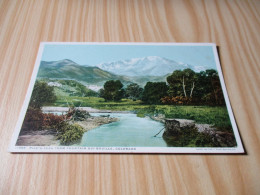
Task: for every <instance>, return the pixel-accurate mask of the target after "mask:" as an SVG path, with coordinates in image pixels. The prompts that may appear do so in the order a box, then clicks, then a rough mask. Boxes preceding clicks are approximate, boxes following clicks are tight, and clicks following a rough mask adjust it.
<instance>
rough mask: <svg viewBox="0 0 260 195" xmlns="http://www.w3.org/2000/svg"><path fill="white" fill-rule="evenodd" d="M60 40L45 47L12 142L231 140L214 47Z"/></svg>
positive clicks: (217, 143) (211, 143)
mask: <svg viewBox="0 0 260 195" xmlns="http://www.w3.org/2000/svg"><path fill="white" fill-rule="evenodd" d="M59 47H60V50H59ZM63 47H64V46H57V48H58V49H57V48H56V49H55V52H56V53H55V52H54V50H51V49H50V50H48V47H45V50H44V53H43V58H42V60H41V62H40V67H39V70H38V75H37V79H36V82H35V85H34V88H33V91H32V96H31V99H30V102H29V106H28V109H27V112H26V115H25V118H24V122H23V124H22V127H21V131H20V134H19V137H18V140H17V143H16V145H17V146H97V147H113V146H119V147H120V146H121V147H236V145H237V144H236V140H235V137H234V133H233V130H232V126H231V122H230V119H229V115H228V111H227V108H226V104H225V100H224V96H223V92H222V88H221V84H220V80H219V75H218V72H217V69H216V65H215V60H214V55H213V51H212V47H208V48H207V50H208V51H207V52H208V53H212V54H211V55H210V56H209V55H205V56H204V53H203V52H204V50H201V51H199V48H194V47H193V48H191V47H188V46H186V47H185V48H184V47H182V48H180V49H181V53H180V54H178V51H179V50H178V46H173V48H174V50H173V51H171V48H170V47H168V48H164V47H162V46H161V47H158V48H156V47H153V49H152V50H151V52H150V53H149V51H150V50H149V47H146V48H145V51H146V52H143V53H142V48H139V47H138V46H131V47H130V46H127V45H126V46H118V47H119V48H117V49H114V48H115V47H116V46H113V47H111V48H110V47H109V45H106V46H103V47H102V46H100V47H102V48H101V49H100V50H99V48H98V47H97V46H96V47H97V48H94V46H91V45H90V46H85V47H86V48H87V49H86V51H85V53H86V55H82V59H83V58H85V61H84V62H81V61H80V60H78V62H76V60H73V59H74V58H73V55H70V52H68V51H69V49H68V47H70V46H69V45H67V48H66V49H64V51H63ZM74 47H75V46H74ZM92 47H93V48H92ZM104 48H105V49H104ZM163 49H167V51H168V53H171V52H172V56H171V55H170V54H169V55H168V56H167V54H165V55H164V51H163ZM185 49H186V50H187V51H186V50H185ZM65 50H66V52H65ZM93 50H94V51H93ZM139 50H140V52H138V51H139ZM77 51H79V50H75V53H76V52H77ZM90 51H93V52H95V54H94V53H92V54H91V53H90ZM99 51H100V52H99ZM193 51H197V53H196V52H195V54H193V53H191V52H193ZM48 52H49V53H53V54H48ZM58 52H61V53H62V54H64V55H61V54H59V53H58ZM73 52H74V51H73V50H71V53H73ZM80 52H81V53H84V47H82V48H81V50H80ZM104 52H107V53H104ZM117 52H118V53H123V54H126V53H127V54H126V55H123V54H122V55H120V54H117ZM185 52H186V53H185ZM88 53H90V54H89V55H87V54H88ZM165 53H166V52H165ZM173 54H175V56H174V55H173ZM52 55H53V56H55V55H57V56H61V57H60V58H62V59H57V60H53V58H51V57H50V58H48V56H52ZM113 55H114V57H111V56H113ZM196 55H197V56H196ZM46 56H47V57H46ZM63 56H64V57H63ZM71 56H72V57H71ZM74 56H76V54H75V55H74ZM79 56H80V54H79ZM102 56H103V57H102ZM104 56H106V57H104ZM115 56H119V57H118V58H116V57H115ZM165 56H166V57H165ZM176 56H177V57H176ZM109 57H111V58H109ZM178 57H179V58H178ZM57 58H58V57H57ZM92 58H93V60H92V61H91V59H92ZM99 58H100V59H99ZM175 58H178V59H175ZM181 58H183V60H181ZM186 58H187V59H189V60H190V61H191V62H190V63H185V59H186ZM201 58H205V59H201ZM75 59H76V58H75ZM78 59H80V57H78ZM88 59H89V61H88ZM193 59H194V60H193ZM195 59H196V60H197V61H196V60H195ZM198 59H199V60H201V62H202V63H203V62H204V63H205V64H197V63H199V60H198ZM95 60H96V61H95ZM98 60H99V61H98ZM210 61H211V62H210ZM192 62H193V63H192ZM206 62H209V63H208V64H207V63H206ZM88 63H89V64H88ZM95 63H96V64H95Z"/></svg>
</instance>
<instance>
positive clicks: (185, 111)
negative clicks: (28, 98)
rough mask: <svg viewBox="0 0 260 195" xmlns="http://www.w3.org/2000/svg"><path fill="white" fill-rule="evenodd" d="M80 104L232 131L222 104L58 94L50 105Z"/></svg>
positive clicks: (66, 105) (81, 105)
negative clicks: (159, 102) (151, 102)
mask: <svg viewBox="0 0 260 195" xmlns="http://www.w3.org/2000/svg"><path fill="white" fill-rule="evenodd" d="M72 105H74V106H76V107H78V106H80V107H92V108H97V109H104V110H113V111H133V112H135V113H137V116H139V117H144V116H147V115H156V114H164V115H165V117H166V118H179V119H191V120H195V121H196V122H197V123H202V124H212V125H214V126H215V127H217V128H219V130H221V131H232V128H231V124H230V120H229V116H228V112H227V109H226V107H224V106H223V107H222V106H214V107H211V106H175V105H145V104H143V103H142V101H140V100H137V101H133V100H130V99H122V100H121V101H118V102H114V101H111V102H107V101H105V100H104V99H103V98H99V97H74V96H58V97H57V100H56V102H55V103H53V104H52V105H51V106H61V107H68V106H72Z"/></svg>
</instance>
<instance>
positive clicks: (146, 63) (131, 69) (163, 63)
mask: <svg viewBox="0 0 260 195" xmlns="http://www.w3.org/2000/svg"><path fill="white" fill-rule="evenodd" d="M97 67H99V68H100V69H103V70H105V71H108V72H111V73H114V74H117V75H124V76H164V75H166V74H169V73H172V72H173V71H174V70H183V69H185V68H191V69H193V70H194V71H196V72H198V70H199V71H201V70H205V69H206V67H204V66H200V67H194V66H192V65H188V64H184V63H178V62H176V61H174V60H170V59H167V58H163V57H159V56H147V57H143V58H132V59H127V60H120V61H116V62H110V63H102V64H98V65H97Z"/></svg>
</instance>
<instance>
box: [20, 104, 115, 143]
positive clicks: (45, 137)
mask: <svg viewBox="0 0 260 195" xmlns="http://www.w3.org/2000/svg"><path fill="white" fill-rule="evenodd" d="M80 110H84V111H87V112H89V111H90V113H103V111H104V110H98V109H93V108H90V107H84V108H83V109H81V108H80ZM42 111H43V112H44V113H55V114H57V113H59V114H66V113H67V112H68V111H69V108H66V107H43V108H42ZM107 113H111V112H109V111H107ZM107 113H106V115H101V116H91V115H89V116H88V117H86V118H85V119H84V120H81V121H78V120H68V122H69V123H70V124H78V125H80V126H81V127H82V128H83V130H84V132H87V131H89V130H92V129H95V128H97V127H99V126H101V125H104V124H109V123H113V122H116V121H118V120H119V119H118V118H114V117H110V116H109V114H107ZM16 145H17V146H57V145H60V141H59V140H58V139H57V131H56V130H53V129H43V130H31V131H21V132H20V135H19V137H18V139H17V143H16Z"/></svg>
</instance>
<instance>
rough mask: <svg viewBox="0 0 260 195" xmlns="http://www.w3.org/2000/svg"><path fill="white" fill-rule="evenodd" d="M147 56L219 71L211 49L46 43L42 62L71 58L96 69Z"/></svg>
mask: <svg viewBox="0 0 260 195" xmlns="http://www.w3.org/2000/svg"><path fill="white" fill-rule="evenodd" d="M147 56H160V57H165V58H168V59H170V60H174V61H176V62H182V63H185V64H191V65H194V66H197V65H198V66H207V67H210V68H214V69H216V64H215V59H214V53H213V48H212V46H187V45H181V46H180V45H76V44H75V45H74V44H73V45H72V44H68V45H64V44H61V45H60V44H47V45H45V47H44V51H43V55H42V60H43V61H58V60H63V59H70V60H72V61H74V62H76V63H78V64H80V65H91V66H95V65H97V64H100V63H104V62H113V61H118V60H126V59H131V58H141V57H147Z"/></svg>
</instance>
